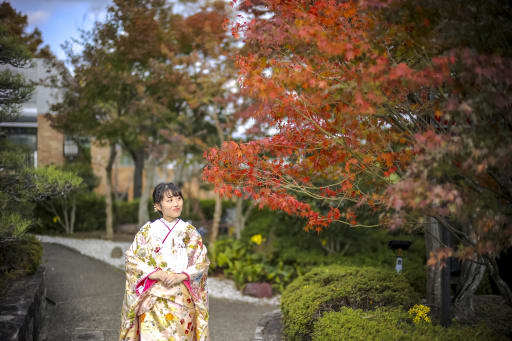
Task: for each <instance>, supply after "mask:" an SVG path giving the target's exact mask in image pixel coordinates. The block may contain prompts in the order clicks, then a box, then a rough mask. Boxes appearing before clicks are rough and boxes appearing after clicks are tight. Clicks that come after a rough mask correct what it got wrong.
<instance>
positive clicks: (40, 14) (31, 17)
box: [27, 10, 51, 25]
mask: <svg viewBox="0 0 512 341" xmlns="http://www.w3.org/2000/svg"><path fill="white" fill-rule="evenodd" d="M50 15H51V13H50V12H49V11H45V10H38V11H34V12H28V14H27V16H28V23H29V24H30V25H39V24H42V23H44V22H45V21H46V20H47V19H48V18H49V17H50Z"/></svg>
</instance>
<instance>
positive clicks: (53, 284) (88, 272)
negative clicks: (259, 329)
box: [42, 243, 276, 341]
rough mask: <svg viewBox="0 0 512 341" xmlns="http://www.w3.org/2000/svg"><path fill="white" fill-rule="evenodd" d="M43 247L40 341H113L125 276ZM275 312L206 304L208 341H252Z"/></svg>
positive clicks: (55, 247) (64, 251)
mask: <svg viewBox="0 0 512 341" xmlns="http://www.w3.org/2000/svg"><path fill="white" fill-rule="evenodd" d="M43 245H44V254H43V265H44V266H45V267H46V286H47V297H48V299H49V301H48V304H47V307H48V309H47V311H48V314H47V319H46V324H45V328H44V330H43V333H42V336H43V340H42V341H44V340H47V341H54V340H55V341H68V340H69V341H89V340H91V341H92V340H97V341H113V340H117V339H118V332H119V325H120V309H121V303H122V299H123V293H124V283H125V282H124V273H123V272H122V271H120V270H119V269H116V268H115V267H113V266H110V265H107V264H105V263H103V262H100V261H98V260H95V259H92V258H89V257H87V256H83V255H80V254H79V253H77V252H75V251H73V250H71V249H69V248H66V247H64V246H61V245H56V244H48V243H44V244H43ZM52 302H53V303H52ZM275 309H276V306H273V305H256V304H250V303H245V302H235V301H230V300H226V299H217V298H211V299H210V316H211V317H210V333H211V337H212V340H213V341H249V340H253V339H254V331H255V329H256V324H257V322H258V320H259V319H260V318H261V316H262V315H263V314H264V313H266V312H270V311H273V310H275Z"/></svg>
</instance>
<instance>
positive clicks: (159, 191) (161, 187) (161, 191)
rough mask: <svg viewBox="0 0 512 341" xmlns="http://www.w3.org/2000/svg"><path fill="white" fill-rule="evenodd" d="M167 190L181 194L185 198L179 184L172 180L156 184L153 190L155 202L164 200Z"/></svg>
mask: <svg viewBox="0 0 512 341" xmlns="http://www.w3.org/2000/svg"><path fill="white" fill-rule="evenodd" d="M167 192H170V193H172V195H173V196H179V197H181V199H183V194H182V193H181V189H180V188H179V187H178V186H176V185H175V184H174V183H172V182H162V183H159V184H158V185H156V186H155V189H154V190H153V204H158V203H160V202H161V201H162V200H164V195H165V193H167ZM159 211H160V210H159Z"/></svg>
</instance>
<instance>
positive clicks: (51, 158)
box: [0, 59, 212, 200]
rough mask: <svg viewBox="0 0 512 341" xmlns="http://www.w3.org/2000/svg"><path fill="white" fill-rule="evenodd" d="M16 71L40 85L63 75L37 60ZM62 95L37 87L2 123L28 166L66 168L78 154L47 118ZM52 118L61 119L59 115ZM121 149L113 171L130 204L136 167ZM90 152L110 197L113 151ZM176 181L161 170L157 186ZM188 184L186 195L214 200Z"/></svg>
mask: <svg viewBox="0 0 512 341" xmlns="http://www.w3.org/2000/svg"><path fill="white" fill-rule="evenodd" d="M3 67H4V68H5V67H8V66H3ZM62 67H64V66H62ZM13 70H15V72H18V73H20V74H22V75H23V76H24V77H25V79H27V80H30V81H34V82H37V83H39V82H41V80H44V79H47V78H48V77H49V76H58V75H59V73H58V71H57V69H55V68H52V66H51V65H49V64H48V63H47V62H46V61H45V60H43V59H33V65H32V67H30V68H23V69H13ZM62 94H63V90H62V89H58V88H54V87H48V86H44V85H37V86H36V87H35V90H34V92H33V94H32V97H31V98H30V100H29V101H28V102H26V103H24V104H23V105H22V108H21V112H20V115H19V117H18V118H17V120H16V121H13V122H0V130H1V131H2V133H3V134H2V135H4V136H6V137H7V139H8V140H10V141H11V142H14V143H15V144H17V145H22V146H25V147H27V148H28V150H29V153H28V155H27V163H28V164H29V165H31V166H33V167H38V166H46V165H52V164H53V165H63V164H64V163H65V162H66V160H72V159H73V158H74V157H75V156H76V155H77V153H78V146H77V145H76V143H75V141H74V140H73V139H72V138H71V137H69V136H65V135H63V134H62V133H60V132H58V131H56V130H55V129H53V128H52V127H51V124H50V121H49V120H48V119H47V118H46V114H48V113H50V107H51V105H53V104H55V103H57V102H58V101H60V100H61V98H62ZM51 114H57V115H58V113H51ZM118 148H119V149H118V153H117V158H116V160H115V163H114V167H113V179H112V184H113V191H114V194H115V196H116V197H117V198H118V199H128V200H130V199H132V198H133V170H134V165H133V161H132V159H131V157H130V156H129V154H128V153H126V152H123V151H122V150H121V149H120V147H118ZM90 152H91V162H92V164H91V166H92V169H93V171H94V173H95V174H96V175H97V176H99V177H100V184H99V186H98V187H97V188H96V189H95V191H96V193H98V194H100V195H104V194H105V193H106V172H105V166H106V164H107V161H108V153H109V148H108V147H107V146H102V145H100V144H99V143H97V142H95V141H91V143H90ZM180 173H183V172H180ZM185 176H186V175H185ZM174 178H175V176H174V172H173V168H172V167H170V166H166V167H160V168H159V169H158V170H157V172H156V176H155V182H156V183H158V182H164V181H172V180H173V179H174ZM187 180H188V181H186V182H185V183H184V185H183V187H184V188H183V190H184V191H185V192H186V193H188V194H189V195H191V196H194V197H200V198H211V197H212V192H211V191H208V190H206V191H205V190H203V189H201V188H200V181H199V178H198V177H197V176H196V177H190V178H189V179H187ZM143 185H144V184H143Z"/></svg>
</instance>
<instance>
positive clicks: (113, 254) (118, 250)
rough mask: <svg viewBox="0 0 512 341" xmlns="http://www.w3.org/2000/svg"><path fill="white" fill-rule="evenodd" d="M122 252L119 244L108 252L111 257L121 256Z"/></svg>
mask: <svg viewBox="0 0 512 341" xmlns="http://www.w3.org/2000/svg"><path fill="white" fill-rule="evenodd" d="M123 255H124V252H123V249H121V248H120V247H119V246H116V247H115V248H113V249H112V252H110V257H112V258H121V257H123Z"/></svg>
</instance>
